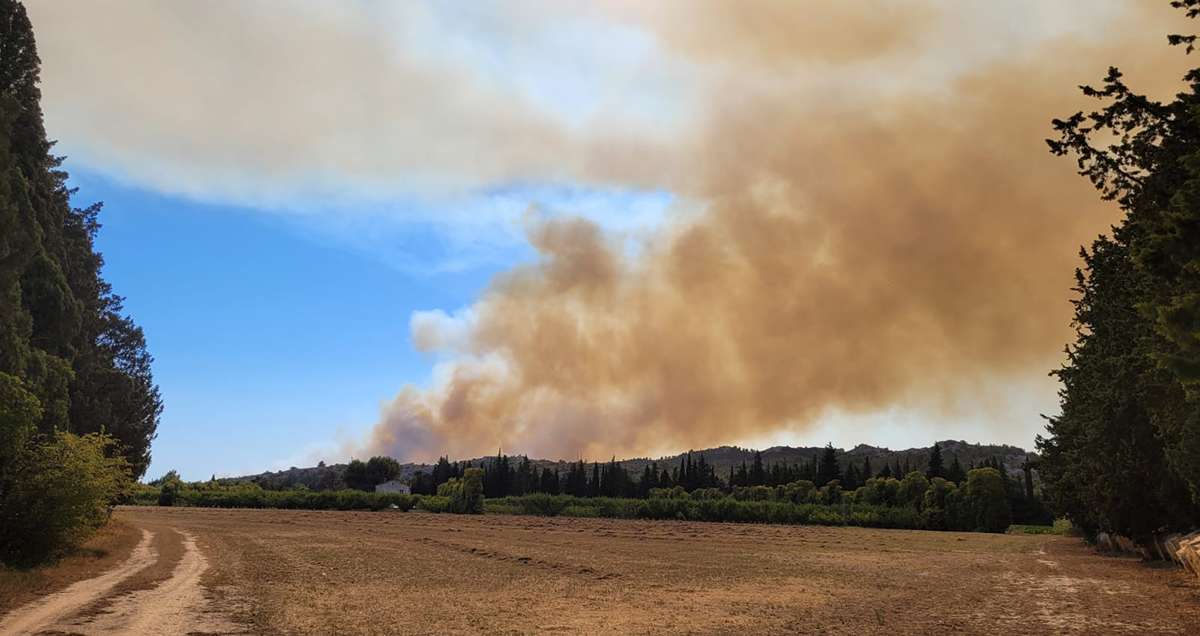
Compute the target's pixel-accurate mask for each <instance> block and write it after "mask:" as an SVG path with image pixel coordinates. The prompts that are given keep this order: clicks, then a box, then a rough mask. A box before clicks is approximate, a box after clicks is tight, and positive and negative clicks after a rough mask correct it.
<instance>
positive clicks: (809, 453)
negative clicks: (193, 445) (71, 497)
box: [220, 440, 1028, 490]
mask: <svg viewBox="0 0 1200 636" xmlns="http://www.w3.org/2000/svg"><path fill="white" fill-rule="evenodd" d="M938 444H939V445H940V446H941V448H942V457H943V458H944V461H945V464H946V465H947V466H949V465H950V464H951V463H952V462H953V461H954V459H955V458H956V457H957V458H958V461H959V462H960V463H961V464H962V465H963V467H964V468H969V467H970V466H971V465H973V464H979V463H982V462H984V461H985V460H989V459H991V458H993V457H994V458H997V459H999V460H1000V461H1001V462H1002V463H1003V464H1004V466H1005V468H1006V469H1007V470H1008V472H1009V473H1011V474H1013V475H1016V474H1018V473H1020V472H1021V465H1022V464H1023V463H1024V462H1025V460H1026V458H1027V456H1028V453H1026V451H1025V450H1024V449H1022V448H1018V447H1016V446H1008V445H995V444H971V443H968V442H965V441H959V440H944V441H941V442H938ZM931 448H932V447H921V448H908V449H904V450H891V449H889V448H882V447H877V446H869V445H866V444H859V445H858V446H855V447H854V448H852V449H850V450H848V451H847V450H843V449H837V454H838V458H839V461H840V463H841V465H842V468H843V469H845V468H846V467H847V466H849V465H850V463H854V464H855V465H856V466H861V465H862V463H863V461H864V460H865V459H867V458H870V460H871V466H873V467H874V468H875V470H879V469H881V468H883V466H884V465H885V464H887V465H895V464H899V465H900V466H901V467H908V468H911V469H914V470H923V469H924V468H925V466H926V465H927V464H928V463H929V452H930V449H931ZM823 450H824V449H823V448H822V447H820V446H802V447H792V446H774V447H772V448H767V449H764V450H762V458H763V463H764V464H765V465H766V466H768V467H769V466H771V465H772V464H777V463H784V464H788V465H791V464H805V463H808V462H812V461H814V460H815V459H816V458H817V456H818V455H819V454H820V453H821V452H822V451H823ZM691 453H692V456H693V458H697V457H698V456H700V455H703V456H704V459H705V461H706V462H708V463H709V464H712V465H713V466H714V467H715V468H716V473H717V475H718V476H720V477H722V478H725V476H727V475H728V474H729V470H730V468H731V467H734V468H736V467H737V466H738V465H740V464H741V463H742V462H746V463H747V464H750V463H751V462H753V461H754V453H755V450H754V449H749V448H740V447H737V446H719V447H716V448H707V449H704V450H693V451H691ZM685 455H686V453H680V454H677V455H668V456H665V457H658V458H649V457H637V458H632V459H624V460H620V462H619V463H620V464H621V465H622V466H624V467H625V468H626V469H627V470H629V471H630V473H632V474H635V475H638V474H641V472H642V470H643V469H644V468H645V466H646V465H647V464H650V463H657V464H658V469H659V470H663V469H666V470H670V469H671V468H672V467H674V466H677V465H679V463H680V461H682V460H683V458H684V456H685ZM493 459H494V458H493V457H476V458H474V459H471V460H468V461H469V462H470V463H471V464H473V465H476V466H479V465H484V464H486V463H488V462H491V461H492V460H493ZM530 462H531V463H533V464H534V465H535V466H537V467H538V468H539V469H540V468H542V467H549V468H551V469H553V468H555V467H558V468H560V469H561V470H563V472H565V471H566V467H567V465H568V464H569V463H571V462H570V461H568V460H562V459H560V460H550V459H530ZM431 468H432V465H431V464H423V463H406V464H401V466H400V478H401V479H402V480H407V479H409V478H411V477H412V475H414V474H415V473H417V472H419V471H425V472H429V470H430V469H431ZM345 470H346V464H329V465H325V464H323V463H322V464H319V465H317V466H312V467H309V468H295V467H293V468H289V469H287V470H282V471H274V472H271V471H268V472H263V473H259V474H257V475H244V476H240V477H229V478H223V479H221V480H220V481H226V482H238V481H240V482H253V483H257V484H259V485H261V486H262V487H263V488H267V489H285V488H294V487H296V486H301V485H303V486H305V487H306V488H310V489H313V490H326V489H330V488H339V487H341V486H342V485H343V481H342V476H343V474H344V473H345Z"/></svg>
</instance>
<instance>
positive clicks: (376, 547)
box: [120, 508, 1200, 636]
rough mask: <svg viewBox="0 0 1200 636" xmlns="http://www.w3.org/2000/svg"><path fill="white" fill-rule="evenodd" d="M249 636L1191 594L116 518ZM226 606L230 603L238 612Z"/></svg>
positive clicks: (784, 561)
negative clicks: (158, 532)
mask: <svg viewBox="0 0 1200 636" xmlns="http://www.w3.org/2000/svg"><path fill="white" fill-rule="evenodd" d="M120 514H121V515H122V516H123V517H124V518H126V519H127V520H129V522H131V523H134V524H136V525H138V526H140V527H151V528H155V527H167V528H178V529H186V530H187V531H188V532H189V533H191V534H192V535H194V536H195V537H196V539H197V540H198V541H199V542H200V545H201V546H203V548H204V554H205V556H206V557H207V559H208V561H209V566H210V567H209V569H208V571H207V572H206V573H205V574H204V577H203V579H204V580H203V584H204V586H205V589H206V590H207V591H209V592H210V593H213V594H221V593H222V592H221V591H222V590H228V594H227V596H226V597H225V598H222V600H220V601H219V602H218V603H219V605H220V606H221V607H222V609H224V610H226V611H228V612H231V613H234V614H236V615H237V616H238V617H239V619H241V620H244V621H246V624H248V625H250V627H249V628H248V629H249V631H252V632H253V633H261V634H269V635H274V634H281V635H282V634H289V635H290V634H297V635H302V634H339V635H342V636H350V635H354V634H362V635H364V636H366V635H370V636H378V635H384V634H428V633H506V634H508V633H517V634H526V633H570V634H575V633H637V634H659V633H662V634H679V633H702V634H727V633H752V634H795V633H802V634H808V633H821V634H833V635H836V634H847V635H850V634H853V635H859V634H876V633H879V634H900V635H903V634H930V633H941V634H995V633H1011V634H1063V633H1072V634H1074V633H1079V634H1096V633H1100V634H1137V635H1139V636H1141V635H1144V634H1181V635H1189V636H1190V635H1191V634H1197V633H1200V632H1198V631H1197V626H1200V583H1198V582H1197V581H1196V580H1195V579H1194V578H1189V577H1187V576H1185V575H1184V574H1183V573H1182V572H1180V571H1176V570H1162V569H1155V568H1152V567H1148V566H1146V565H1144V564H1142V563H1139V562H1137V560H1136V559H1125V558H1114V557H1105V556H1100V555H1097V554H1095V553H1094V552H1092V551H1091V550H1090V549H1088V548H1087V547H1086V546H1084V545H1083V544H1082V543H1081V542H1080V541H1079V540H1078V539H1069V538H1065V537H1046V536H1032V535H987V534H967V533H955V532H919V531H904V530H871V529H866V528H824V527H815V526H767V525H757V524H719V523H692V522H682V521H670V522H662V521H632V520H611V519H569V518H549V519H547V518H538V517H511V516H503V515H484V516H479V517H475V516H457V515H431V514H423V513H416V512H408V513H386V512H379V513H371V512H316V511H297V510H203V509H191V508H179V509H173V508H125V509H122V510H121V511H120ZM237 607H241V608H243V609H242V610H241V611H239V610H237V609H236V608H237Z"/></svg>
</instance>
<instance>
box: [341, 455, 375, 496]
mask: <svg viewBox="0 0 1200 636" xmlns="http://www.w3.org/2000/svg"><path fill="white" fill-rule="evenodd" d="M342 479H344V480H345V482H346V487H347V488H353V489H354V490H371V489H372V488H374V487H375V484H374V483H373V482H372V481H371V475H370V473H369V472H368V471H367V464H366V463H365V462H363V461H362V460H360V459H352V460H350V463H349V464H347V465H346V472H345V474H344V475H343V476H342Z"/></svg>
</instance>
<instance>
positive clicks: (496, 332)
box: [367, 4, 1185, 459]
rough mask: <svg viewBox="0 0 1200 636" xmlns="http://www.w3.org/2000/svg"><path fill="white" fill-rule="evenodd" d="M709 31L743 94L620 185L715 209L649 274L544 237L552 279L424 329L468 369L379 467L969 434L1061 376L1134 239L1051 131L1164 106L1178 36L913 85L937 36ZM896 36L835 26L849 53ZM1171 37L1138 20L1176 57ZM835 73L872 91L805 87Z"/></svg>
mask: <svg viewBox="0 0 1200 636" xmlns="http://www.w3.org/2000/svg"><path fill="white" fill-rule="evenodd" d="M689 6H691V5H689ZM719 6H721V5H719V4H718V5H716V7H710V8H711V9H712V10H713V11H720V9H719V8H717V7H719ZM791 6H792V5H790V4H788V5H772V10H774V11H777V12H780V13H782V14H787V15H789V16H791V17H793V18H795V17H796V16H795V15H792V13H793V11H796V12H799V11H802V10H803V9H801V8H793V9H789V8H788V7H791ZM931 6H932V5H931ZM943 8H944V7H943ZM931 10H932V9H931ZM701 13H702V14H703V15H702V17H701V18H700V19H699V25H700V26H699V27H697V30H695V31H688V32H687V33H682V34H681V33H677V32H675V31H674V30H673V29H674V27H666V26H663V25H662V24H660V23H656V22H652V25H653V28H659V29H663V30H662V31H660V32H659V35H660V36H661V37H662V39H663V40H664V41H665V42H667V43H668V45H669V46H673V47H675V50H676V51H680V52H682V53H681V54H682V55H684V56H686V57H687V58H688V59H689V60H691V61H693V62H695V63H696V64H698V65H699V66H700V67H701V68H705V69H708V70H711V71H712V73H713V74H714V75H716V76H719V77H720V81H719V82H715V83H714V85H713V90H712V92H711V93H709V94H708V98H709V102H708V103H707V110H706V113H705V116H704V118H703V120H702V121H703V123H702V124H701V125H699V126H698V127H697V128H696V129H695V130H694V131H692V132H693V135H692V136H689V137H687V138H683V139H680V140H678V143H677V146H676V148H675V149H674V150H673V152H672V153H671V155H670V159H669V161H668V162H667V163H666V164H664V165H662V166H661V167H657V168H647V166H646V165H645V164H644V163H643V162H641V161H638V160H637V158H633V157H628V158H627V157H624V156H620V155H619V154H617V153H614V155H613V156H609V157H605V158H604V159H603V162H602V163H601V164H600V165H598V166H596V170H597V172H598V173H600V174H604V175H615V174H621V173H626V172H633V173H636V174H637V175H638V177H639V180H641V181H649V182H652V183H657V184H660V185H662V186H664V187H667V188H669V189H670V190H672V191H673V192H675V193H677V194H678V195H679V196H681V197H683V198H685V199H686V200H689V201H695V202H698V203H699V204H700V205H701V207H702V210H703V211H702V212H700V213H699V214H695V215H690V216H687V217H686V218H684V219H681V220H679V221H678V222H675V223H673V224H670V225H669V226H668V227H666V228H664V229H663V230H662V231H660V232H658V233H656V234H654V235H651V236H646V237H644V239H643V240H642V242H641V244H640V245H639V246H638V249H637V250H633V251H631V250H628V249H627V248H626V247H625V246H624V245H623V244H622V243H620V242H619V241H617V240H616V239H614V238H612V237H609V236H606V235H605V234H604V232H603V231H602V230H601V229H600V228H598V227H597V226H595V225H593V224H591V223H589V222H587V221H584V220H580V219H570V218H567V219H554V220H549V221H545V222H542V223H540V224H535V225H534V226H533V227H532V228H531V230H530V234H529V238H530V241H531V243H532V244H533V245H534V246H535V247H536V248H537V250H538V252H539V254H540V259H539V260H538V261H537V262H536V263H534V264H531V265H528V266H524V267H519V268H517V269H514V270H513V271H510V272H508V273H507V274H505V275H502V276H500V277H498V278H497V279H496V280H495V281H494V283H493V284H492V286H491V287H490V289H488V291H487V292H486V293H485V294H484V296H483V297H482V298H481V299H480V300H479V302H478V303H477V304H476V305H474V306H473V307H472V308H471V309H470V311H468V312H466V313H464V314H463V315H461V316H459V317H457V318H448V317H445V316H441V317H435V318H430V317H429V316H426V317H424V319H422V320H421V321H419V324H416V323H415V324H414V327H415V328H414V337H415V338H416V339H417V345H418V346H419V347H423V348H425V349H427V350H439V351H440V353H441V354H442V355H444V356H446V358H447V361H446V362H444V363H443V364H442V365H441V366H440V367H439V370H438V374H437V376H436V378H435V381H434V383H433V385H432V386H431V387H430V388H429V389H427V390H420V389H416V388H413V387H408V388H405V389H404V390H402V391H401V393H400V394H399V396H398V397H397V398H396V399H395V400H394V401H393V402H392V403H391V404H390V405H388V406H387V407H386V408H385V410H384V414H383V417H382V419H381V421H380V423H379V424H378V425H377V426H376V428H375V430H374V431H373V433H372V436H371V439H370V441H369V442H368V444H367V447H368V448H367V452H372V453H374V452H380V453H387V454H391V455H395V456H398V457H405V458H420V459H428V458H431V457H434V456H436V455H438V454H442V453H449V454H450V455H452V456H474V455H484V454H486V453H488V452H491V451H494V449H495V448H497V447H498V446H502V447H503V448H504V449H506V450H510V449H511V450H512V451H514V452H519V453H528V454H530V455H536V456H546V455H550V456H553V455H559V456H584V457H608V456H610V455H614V454H615V455H628V454H636V453H642V452H645V451H647V450H649V449H661V448H687V447H702V446H707V445H714V444H721V443H732V442H736V441H738V440H742V439H749V438H754V437H758V436H762V435H764V434H768V433H771V432H773V431H779V430H798V429H802V428H803V427H805V426H808V425H810V424H811V423H813V422H814V421H816V420H818V419H819V418H820V417H822V415H823V414H826V413H828V412H830V411H831V410H833V409H837V410H841V411H845V412H850V413H863V412H871V411H875V410H879V409H885V408H888V407H892V406H894V405H897V404H904V405H908V406H915V407H917V408H920V409H923V410H925V411H927V412H929V413H931V414H933V415H935V416H938V417H944V418H953V417H954V416H955V414H956V411H955V408H956V407H955V404H956V403H960V402H961V400H962V399H963V397H964V396H967V399H969V400H972V401H975V402H977V403H982V404H987V403H989V402H995V403H1002V402H1003V401H1004V400H1005V399H1006V397H1005V394H1004V390H1005V387H1006V385H1007V383H1008V382H1009V381H1011V379H1012V378H1014V377H1029V376H1040V375H1043V374H1044V373H1045V372H1046V371H1047V370H1048V369H1049V368H1051V367H1052V366H1053V365H1054V364H1055V363H1056V361H1057V360H1058V359H1059V354H1060V351H1061V347H1062V344H1063V343H1064V342H1065V341H1066V340H1067V339H1068V336H1069V326H1068V320H1069V311H1068V310H1069V305H1068V303H1067V299H1068V295H1069V288H1070V285H1071V273H1072V270H1073V268H1074V267H1075V266H1076V256H1077V250H1078V246H1079V245H1080V244H1081V243H1085V242H1087V241H1089V240H1090V238H1091V237H1093V236H1094V235H1096V234H1097V233H1099V232H1101V231H1104V230H1105V229H1106V227H1107V225H1108V224H1110V223H1111V222H1112V221H1113V220H1114V218H1115V217H1114V210H1112V209H1111V208H1107V207H1104V206H1102V205H1100V204H1098V203H1097V201H1096V200H1095V199H1096V197H1095V195H1094V192H1093V191H1092V190H1091V189H1090V188H1089V187H1088V186H1087V184H1086V183H1083V182H1081V180H1080V179H1078V178H1077V177H1076V176H1075V175H1074V174H1073V173H1072V171H1071V169H1070V166H1069V165H1065V164H1064V163H1062V162H1060V161H1056V160H1055V159H1054V158H1052V157H1050V156H1049V155H1048V154H1047V153H1046V152H1045V148H1044V144H1043V142H1042V139H1043V138H1044V137H1046V136H1047V134H1048V120H1049V119H1050V118H1051V117H1053V116H1058V115H1062V114H1065V113H1069V112H1072V111H1074V110H1076V109H1078V108H1079V107H1080V101H1079V98H1078V96H1077V95H1076V92H1075V91H1074V89H1073V87H1074V85H1076V84H1078V83H1080V82H1082V81H1087V80H1089V79H1093V78H1096V77H1098V76H1099V75H1100V73H1101V72H1102V70H1103V69H1102V68H1099V67H1098V66H1097V64H1096V62H1095V61H1096V60H1104V61H1105V62H1108V61H1110V60H1111V61H1113V62H1121V63H1124V64H1126V65H1133V66H1136V67H1140V68H1139V70H1138V72H1137V76H1138V77H1146V76H1147V75H1149V76H1152V77H1155V78H1159V79H1160V80H1161V81H1162V85H1161V86H1151V87H1148V88H1150V89H1152V90H1154V89H1160V90H1161V89H1162V88H1163V87H1166V86H1170V85H1171V84H1170V82H1171V81H1174V80H1176V79H1177V78H1178V77H1179V76H1180V74H1181V72H1182V71H1181V69H1182V68H1183V62H1184V61H1185V60H1180V59H1178V57H1179V56H1178V55H1177V54H1174V55H1173V52H1171V51H1164V49H1166V47H1164V46H1162V45H1161V39H1157V40H1151V41H1150V42H1149V43H1147V42H1143V41H1140V40H1139V41H1134V40H1132V39H1123V38H1122V37H1115V38H1112V37H1110V38H1107V39H1104V40H1102V41H1101V40H1096V39H1087V38H1069V37H1064V38H1057V39H1053V40H1048V41H1043V42H1039V43H1037V44H1036V46H1031V47H1030V48H1028V49H1025V50H1021V51H1019V52H1017V53H1014V54H1012V55H1008V56H1003V57H1001V58H999V59H992V60H989V61H987V62H980V63H978V64H976V65H974V66H971V67H970V68H968V69H965V70H963V71H962V72H961V73H957V74H948V75H947V76H946V78H945V79H944V81H942V82H940V83H934V84H933V85H921V86H915V87H912V88H908V87H906V86H903V85H897V84H896V78H894V77H892V78H888V77H885V76H883V75H881V74H878V73H876V72H875V71H876V70H878V69H883V70H887V69H894V68H904V63H903V62H904V60H912V61H913V63H914V64H916V63H918V61H919V55H917V54H916V53H913V52H912V50H913V49H918V50H919V48H920V47H919V46H918V43H917V42H918V41H919V40H920V35H921V34H920V30H921V27H922V25H923V24H924V23H923V21H922V19H919V16H918V17H917V18H913V19H911V20H902V21H899V22H897V24H898V25H899V28H913V29H916V30H917V32H918V33H916V34H914V35H913V36H912V37H908V36H905V35H904V34H900V35H901V36H903V37H898V39H896V40H895V41H888V42H884V43H879V42H876V41H874V40H873V39H871V38H865V39H863V40H861V41H858V42H859V45H860V46H861V49H860V50H858V51H851V50H845V49H844V48H843V49H839V50H836V51H832V52H830V54H829V55H827V56H824V57H822V56H819V55H817V54H816V53H815V52H814V50H825V49H821V48H820V47H816V49H814V48H813V47H812V46H811V44H812V43H811V41H806V40H805V39H804V38H796V39H794V40H793V39H788V38H779V39H771V40H768V41H761V40H760V39H758V34H759V33H760V30H759V29H757V28H740V26H739V25H741V23H740V22H739V21H738V20H732V21H726V20H724V19H723V18H721V17H719V16H715V15H713V16H709V15H707V14H704V12H701ZM918 13H919V12H918ZM905 15H906V16H907V15H908V14H907V13H906V14H905ZM706 17H707V18H709V19H706ZM879 17H880V16H879V15H875V14H863V15H859V14H843V15H839V16H837V19H838V20H844V21H845V23H844V24H843V26H844V27H845V30H844V31H837V32H838V34H839V38H840V39H837V41H838V42H839V43H840V46H842V47H845V46H846V43H847V42H848V41H853V40H852V38H853V35H851V34H854V33H856V32H859V31H856V28H857V27H858V26H861V25H860V22H862V21H863V20H866V21H867V22H868V23H869V22H870V19H871V18H879ZM909 17H911V16H909ZM1160 17H1161V16H1160V15H1159V14H1157V13H1155V14H1153V15H1151V14H1145V15H1143V14H1141V13H1137V14H1130V15H1126V16H1124V17H1123V19H1125V20H1147V21H1152V20H1158V22H1156V23H1155V24H1158V25H1159V26H1160V28H1158V30H1157V31H1156V30H1155V28H1154V27H1139V28H1138V29H1131V31H1134V32H1142V33H1155V32H1159V33H1162V34H1163V35H1162V37H1165V34H1166V33H1167V32H1168V31H1169V27H1168V26H1167V25H1168V22H1166V21H1163V20H1161V19H1159V18H1160ZM726 24H728V25H729V28H724V26H723V25H726ZM741 26H744V25H741ZM867 32H868V33H869V32H870V31H869V29H868V31H867ZM889 32H892V31H889ZM751 40H752V41H751ZM710 41H711V42H717V43H719V44H717V45H715V46H712V47H710V46H707V45H706V43H707V42H710ZM1143 50H1144V51H1146V52H1145V53H1143V52H1142V51H1143ZM834 53H836V54H834ZM1172 55H1173V56H1172ZM814 56H816V58H818V59H816V60H815V61H814ZM864 60H868V61H869V62H870V63H871V64H874V65H877V68H876V69H867V70H864V68H863V66H862V65H863V64H864ZM818 62H819V63H820V64H821V65H826V66H828V67H829V68H833V69H835V70H836V69H838V68H839V66H838V65H845V66H844V71H845V73H846V74H847V75H848V76H852V77H854V78H856V81H860V82H866V81H868V80H870V79H873V80H874V83H869V84H863V85H858V84H856V85H848V84H847V83H846V82H843V81H841V80H840V79H839V77H838V73H837V72H827V73H823V74H820V75H819V78H820V79H819V80H818V79H814V77H816V76H806V75H804V73H800V72H797V71H796V70H795V69H796V68H797V67H799V66H804V65H805V64H813V63H818ZM714 68H715V69H716V70H713V69H714ZM1148 70H1149V71H1151V72H1149V73H1148V72H1147V71H1148ZM647 170H649V172H647ZM1036 417H1037V413H1036V412H1030V413H1028V418H1029V419H1030V420H1034V419H1036ZM993 424H994V425H995V426H996V427H1003V426H1011V425H1012V423H1011V422H1003V421H994V422H993Z"/></svg>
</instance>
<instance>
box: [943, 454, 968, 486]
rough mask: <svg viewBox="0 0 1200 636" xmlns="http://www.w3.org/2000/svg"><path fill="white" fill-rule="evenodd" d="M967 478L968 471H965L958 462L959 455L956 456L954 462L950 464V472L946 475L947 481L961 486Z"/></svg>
mask: <svg viewBox="0 0 1200 636" xmlns="http://www.w3.org/2000/svg"><path fill="white" fill-rule="evenodd" d="M966 478H967V471H965V470H963V467H962V464H961V463H959V461H958V455H955V456H954V461H953V462H951V463H950V470H949V471H948V472H947V473H946V479H947V480H949V481H952V482H954V483H956V484H960V483H962V482H963V481H964V480H965V479H966Z"/></svg>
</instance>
